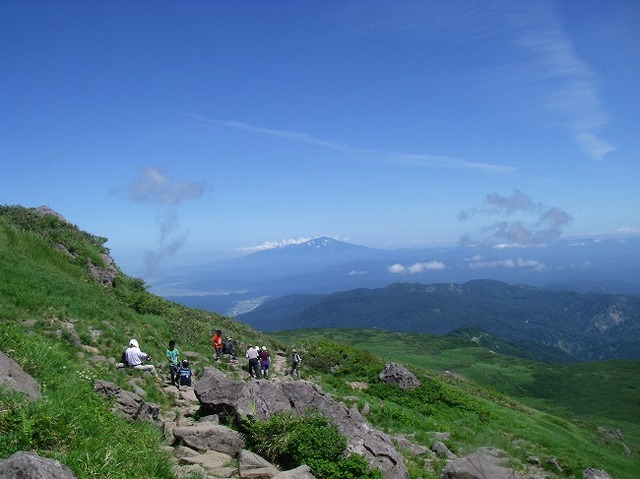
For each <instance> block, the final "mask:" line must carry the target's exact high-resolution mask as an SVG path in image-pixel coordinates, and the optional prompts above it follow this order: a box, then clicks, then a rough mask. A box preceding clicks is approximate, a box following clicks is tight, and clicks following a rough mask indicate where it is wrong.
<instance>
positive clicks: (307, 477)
mask: <svg viewBox="0 0 640 479" xmlns="http://www.w3.org/2000/svg"><path fill="white" fill-rule="evenodd" d="M273 479H316V477H315V476H314V475H313V474H311V471H310V470H309V466H299V467H296V468H295V469H291V470H289V471H282V472H281V473H279V474H277V475H275V476H273Z"/></svg>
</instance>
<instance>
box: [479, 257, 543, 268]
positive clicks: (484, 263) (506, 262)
mask: <svg viewBox="0 0 640 479" xmlns="http://www.w3.org/2000/svg"><path fill="white" fill-rule="evenodd" d="M466 261H467V264H468V266H469V268H470V269H496V268H508V269H511V268H523V269H531V270H534V271H544V270H546V269H547V266H546V265H545V264H543V263H540V262H539V261H536V260H533V259H522V258H517V259H513V258H510V259H500V260H485V259H484V258H483V257H481V256H480V257H479V256H474V257H473V258H468V259H466Z"/></svg>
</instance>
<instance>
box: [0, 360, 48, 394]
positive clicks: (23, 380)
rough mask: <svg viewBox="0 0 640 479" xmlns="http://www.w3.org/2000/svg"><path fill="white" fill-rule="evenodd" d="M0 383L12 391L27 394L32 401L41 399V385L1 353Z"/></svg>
mask: <svg viewBox="0 0 640 479" xmlns="http://www.w3.org/2000/svg"><path fill="white" fill-rule="evenodd" d="M0 383H1V384H2V385H3V386H4V387H5V388H6V389H8V390H10V391H18V392H22V393H25V394H26V395H27V396H28V397H29V398H30V399H40V398H41V397H42V395H41V393H40V385H39V384H38V382H37V381H36V380H35V379H33V378H32V377H31V376H29V374H27V373H26V372H25V371H24V369H22V367H21V366H20V365H19V364H18V363H17V362H15V361H14V360H13V359H11V358H10V357H9V356H7V355H6V354H4V353H3V352H2V351H0Z"/></svg>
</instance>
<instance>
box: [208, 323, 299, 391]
mask: <svg viewBox="0 0 640 479" xmlns="http://www.w3.org/2000/svg"><path fill="white" fill-rule="evenodd" d="M222 338H223V334H222V331H221V330H220V329H216V330H215V331H214V332H213V334H212V336H211V346H212V347H213V351H214V354H213V359H214V361H219V360H220V358H221V357H223V356H224V355H228V356H229V358H230V359H229V361H230V362H237V357H236V356H235V353H234V348H233V340H232V338H231V337H230V336H227V337H226V339H225V340H224V341H223V339H222ZM245 357H246V358H247V360H248V370H249V375H250V376H251V377H252V378H255V379H268V378H269V367H270V366H271V354H269V351H268V350H267V347H266V346H262V347H260V346H249V348H248V349H247V351H246V352H245ZM301 363H302V358H301V356H300V354H299V353H298V351H296V350H295V349H294V350H293V351H292V352H291V371H290V373H289V374H290V375H291V376H297V377H298V378H299V377H300V364H301Z"/></svg>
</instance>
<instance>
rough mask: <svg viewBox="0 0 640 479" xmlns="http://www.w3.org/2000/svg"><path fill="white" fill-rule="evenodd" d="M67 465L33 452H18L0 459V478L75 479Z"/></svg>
mask: <svg viewBox="0 0 640 479" xmlns="http://www.w3.org/2000/svg"><path fill="white" fill-rule="evenodd" d="M75 477H76V476H75V475H74V474H73V472H71V469H69V468H68V467H67V466H65V465H63V464H60V463H59V462H58V461H55V460H53V459H48V458H45V457H41V456H38V455H37V454H33V453H31V452H16V453H15V454H14V455H12V456H10V457H9V458H7V459H4V460H0V479H16V478H19V479H42V478H46V479H75Z"/></svg>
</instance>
